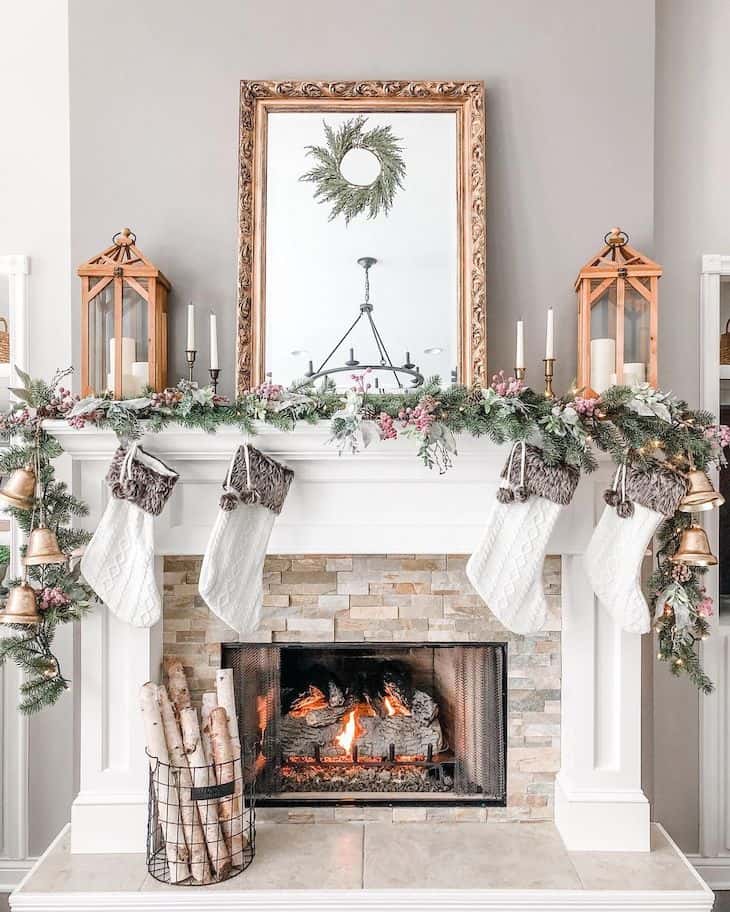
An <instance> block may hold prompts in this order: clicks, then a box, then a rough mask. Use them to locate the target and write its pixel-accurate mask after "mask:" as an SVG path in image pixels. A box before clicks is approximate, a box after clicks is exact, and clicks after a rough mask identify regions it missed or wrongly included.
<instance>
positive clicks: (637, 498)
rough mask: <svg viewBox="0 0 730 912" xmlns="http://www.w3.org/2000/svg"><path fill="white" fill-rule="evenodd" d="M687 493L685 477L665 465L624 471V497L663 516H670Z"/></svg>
mask: <svg viewBox="0 0 730 912" xmlns="http://www.w3.org/2000/svg"><path fill="white" fill-rule="evenodd" d="M686 493H687V479H686V478H685V477H684V475H680V473H679V472H675V471H674V470H673V469H669V468H666V467H665V466H660V465H657V466H653V467H652V468H650V469H647V470H644V471H642V470H641V469H638V468H629V469H628V470H627V472H626V499H627V500H633V501H634V502H635V503H638V504H641V505H642V507H646V508H647V510H654V511H655V512H656V513H661V514H662V515H663V516H672V515H673V514H674V512H675V511H676V509H677V507H678V506H679V502H680V501H681V499H682V498H683V497H684V495H685V494H686Z"/></svg>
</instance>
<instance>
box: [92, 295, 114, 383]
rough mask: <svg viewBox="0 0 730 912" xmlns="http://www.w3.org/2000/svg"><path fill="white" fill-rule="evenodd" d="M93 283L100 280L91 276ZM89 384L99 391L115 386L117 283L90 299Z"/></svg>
mask: <svg viewBox="0 0 730 912" xmlns="http://www.w3.org/2000/svg"><path fill="white" fill-rule="evenodd" d="M89 284H90V285H91V286H92V290H93V286H94V285H98V281H97V280H95V279H91V280H90V283H89ZM88 307H89V339H88V346H89V355H88V358H89V386H90V387H91V389H92V390H94V392H96V393H101V392H102V391H104V390H107V389H114V375H113V371H112V359H113V357H114V352H113V348H114V343H113V338H114V283H113V282H109V283H108V284H107V285H105V286H104V288H102V290H101V291H100V292H99V293H98V294H97V295H95V296H94V297H93V298H91V299H90V300H89V305H88Z"/></svg>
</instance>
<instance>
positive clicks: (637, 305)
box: [623, 282, 650, 384]
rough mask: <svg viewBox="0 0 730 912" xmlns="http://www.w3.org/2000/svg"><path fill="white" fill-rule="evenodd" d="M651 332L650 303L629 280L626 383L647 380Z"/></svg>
mask: <svg viewBox="0 0 730 912" xmlns="http://www.w3.org/2000/svg"><path fill="white" fill-rule="evenodd" d="M649 334H650V329H649V303H648V301H647V300H646V299H645V298H644V297H643V295H642V294H641V293H640V292H638V291H637V290H636V289H635V288H634V287H633V285H631V283H630V282H627V283H626V290H625V292H624V352H623V355H624V383H629V384H630V383H644V382H645V381H646V377H647V365H648V363H649V349H650V346H649Z"/></svg>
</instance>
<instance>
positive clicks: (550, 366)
mask: <svg viewBox="0 0 730 912" xmlns="http://www.w3.org/2000/svg"><path fill="white" fill-rule="evenodd" d="M542 363H543V364H544V365H545V398H546V399H552V398H554V396H555V393H554V392H553V374H554V371H555V358H543V359H542Z"/></svg>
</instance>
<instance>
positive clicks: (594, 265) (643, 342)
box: [575, 228, 662, 394]
mask: <svg viewBox="0 0 730 912" xmlns="http://www.w3.org/2000/svg"><path fill="white" fill-rule="evenodd" d="M628 241H629V236H628V235H627V234H626V232H625V231H621V229H620V228H614V229H613V230H612V231H610V232H609V233H608V234H607V235H606V236H605V238H604V242H605V246H604V247H603V248H602V250H600V251H599V253H598V254H597V255H596V256H595V257H593V258H592V259H591V260H589V261H588V263H586V265H585V266H584V267H583V268H582V269H581V271H580V272H579V273H578V278H577V279H576V280H575V290H576V292H577V293H578V383H577V386H578V388H579V389H586V390H589V391H590V393H591V394H596V393H602V392H603V391H604V390H605V389H607V388H608V387H609V386H613V385H616V384H624V383H626V384H632V383H644V382H648V383H649V385H650V386H653V387H656V386H657V326H658V313H657V303H658V291H659V277H660V276H661V274H662V268H661V266H659V265H658V264H657V263H654V262H653V261H652V260H650V259H649V258H648V257H646V256H644V254H643V253H639V252H638V251H637V250H634V248H633V247H629V243H628Z"/></svg>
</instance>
